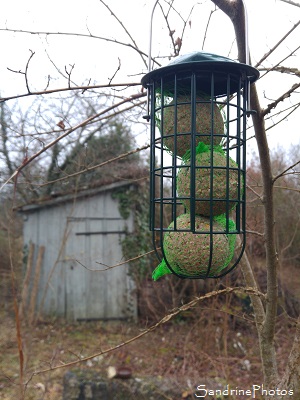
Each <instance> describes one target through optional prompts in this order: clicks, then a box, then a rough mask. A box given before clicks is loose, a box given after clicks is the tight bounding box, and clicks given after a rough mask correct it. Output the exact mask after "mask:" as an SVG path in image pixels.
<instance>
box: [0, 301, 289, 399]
mask: <svg viewBox="0 0 300 400" xmlns="http://www.w3.org/2000/svg"><path fill="white" fill-rule="evenodd" d="M211 307H214V305H213V304H211ZM193 314H194V315H193ZM195 315H196V316H195ZM1 321H2V324H1V325H2V327H1V332H0V344H1V354H0V398H1V399H3V400H11V399H18V398H19V394H18V390H19V389H18V383H19V357H18V347H17V341H16V333H15V332H16V329H15V322H14V318H13V313H12V312H7V310H6V311H2V312H1ZM149 325H151V324H150V323H148V324H147V323H146V322H141V321H140V322H138V323H133V322H121V321H114V322H112V321H111V322H104V321H102V322H100V321H98V322H85V323H68V322H66V321H62V320H58V319H55V320H45V321H40V322H38V323H36V324H35V325H32V326H26V325H25V324H23V325H22V343H23V348H24V356H25V358H24V370H25V374H24V383H26V394H25V399H26V400H33V399H34V400H41V399H43V400H54V399H55V400H56V399H58V400H59V399H61V398H62V390H63V386H62V382H63V376H64V374H65V373H66V372H67V371H74V370H78V369H88V370H93V371H96V372H97V373H99V375H103V376H105V377H106V375H107V368H108V367H109V366H126V367H128V368H130V369H131V371H132V375H133V377H146V376H150V377H154V376H155V377H163V378H166V379H170V380H172V381H173V382H174V385H176V387H177V388H178V393H179V395H180V396H181V398H182V399H184V398H186V399H192V398H195V397H194V393H195V388H196V387H197V385H200V384H205V383H206V382H209V384H210V385H214V386H215V388H217V387H219V388H220V387H225V386H226V384H230V385H231V386H232V387H233V388H236V387H239V388H244V389H247V388H249V387H250V386H252V385H253V384H257V385H259V384H261V382H262V376H261V365H260V357H259V348H258V342H257V337H256V333H255V326H254V323H253V320H252V318H251V315H250V316H246V315H245V314H243V313H242V312H237V313H236V315H234V314H233V313H232V312H231V314H228V313H227V312H226V310H225V311H222V310H220V309H219V310H218V309H216V308H215V309H214V311H212V309H207V308H204V307H203V308H200V305H199V308H198V309H197V310H195V312H193V311H192V312H190V313H189V314H187V315H184V316H179V317H176V318H175V319H174V320H172V321H169V322H167V323H166V324H164V325H162V326H160V327H159V328H157V329H156V330H154V331H152V332H150V333H149V334H147V335H145V336H143V337H141V338H140V339H138V340H135V341H133V342H132V343H130V344H129V345H126V346H124V347H120V348H118V349H117V350H114V351H111V352H108V353H106V354H104V355H101V352H102V351H105V350H106V349H108V348H111V347H114V346H116V345H119V344H120V343H122V342H124V341H125V340H128V339H130V338H131V337H134V336H136V335H139V334H140V333H141V332H143V331H144V330H145V329H147V326H149ZM278 326H279V327H280V329H278V332H279V333H278V334H277V336H276V341H277V346H278V361H279V364H280V368H281V369H283V368H284V365H285V362H286V358H287V355H288V351H289V350H288V349H289V348H290V344H291V340H292V337H293V321H292V320H291V319H289V318H287V316H286V315H284V314H282V315H281V316H279V318H278ZM91 355H95V357H93V358H92V359H90V360H87V361H82V362H78V363H77V364H76V365H72V366H68V365H66V366H64V364H67V363H69V362H73V361H78V360H80V359H82V358H84V357H87V356H91ZM54 366H61V368H59V369H55V370H53V371H51V368H52V367H54ZM41 371H44V372H42V373H41ZM34 373H35V374H36V375H33V374H34ZM232 398H234V397H232ZM173 400H179V398H178V399H177V398H176V399H173Z"/></svg>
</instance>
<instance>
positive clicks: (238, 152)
mask: <svg viewBox="0 0 300 400" xmlns="http://www.w3.org/2000/svg"><path fill="white" fill-rule="evenodd" d="M241 90H242V82H241V77H240V78H239V85H238V91H237V95H236V98H237V124H236V137H237V138H236V162H237V165H238V214H237V218H236V227H237V231H238V232H239V233H240V232H241V207H242V208H243V203H242V194H243V193H242V187H243V185H242V174H241V146H242V141H241ZM242 217H243V216H242Z"/></svg>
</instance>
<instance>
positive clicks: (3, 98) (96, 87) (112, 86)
mask: <svg viewBox="0 0 300 400" xmlns="http://www.w3.org/2000/svg"><path fill="white" fill-rule="evenodd" d="M8 69H9V68H8ZM9 70H10V71H12V72H17V71H13V70H11V69H9ZM18 72H19V71H18ZM122 86H123V87H125V88H129V87H131V86H141V83H140V82H132V83H114V84H113V85H111V84H104V85H86V86H71V87H66V88H59V89H50V90H42V91H39V92H30V93H23V94H17V95H15V96H8V97H0V103H4V102H5V101H8V100H14V99H19V98H21V97H27V96H40V95H44V94H46V95H47V94H51V93H57V92H66V91H70V90H83V91H86V90H90V89H103V88H114V87H122Z"/></svg>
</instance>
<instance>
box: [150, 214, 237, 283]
mask: <svg viewBox="0 0 300 400" xmlns="http://www.w3.org/2000/svg"><path fill="white" fill-rule="evenodd" d="M195 223H196V230H197V231H200V232H201V231H202V232H209V231H210V220H209V218H205V217H202V216H196V219H195ZM176 225H177V229H179V230H180V229H186V230H189V229H190V214H188V213H186V214H181V215H180V216H179V217H177V219H176ZM226 227H227V228H228V231H227V232H228V234H226ZM168 229H170V230H171V231H169V232H167V233H165V235H164V241H163V248H164V254H165V257H166V259H167V262H166V260H165V259H163V260H162V262H161V263H160V264H159V265H158V266H157V268H156V269H155V270H154V272H153V275H152V278H153V279H154V280H155V281H156V280H157V279H159V278H160V277H162V276H164V275H166V274H171V273H172V271H171V270H170V268H169V267H168V264H169V265H170V267H171V268H172V270H173V271H174V272H175V273H176V274H178V275H180V276H183V277H187V278H196V277H206V275H207V271H208V268H209V261H210V243H211V242H210V240H211V235H210V234H209V233H198V234H194V233H192V232H182V231H172V229H174V222H172V223H171V224H170V225H169V228H168ZM216 231H218V232H220V233H213V234H212V236H213V248H212V249H213V250H212V257H211V268H210V271H209V274H208V276H207V277H214V276H216V275H217V274H219V273H220V272H221V271H222V270H223V269H224V268H226V267H227V266H228V265H229V263H230V262H231V260H232V258H233V255H234V248H235V241H236V234H235V233H234V232H235V223H234V222H233V221H232V220H231V219H229V220H228V226H227V223H226V216H225V215H220V216H217V217H215V218H214V219H213V232H216ZM222 232H224V233H222ZM230 232H233V233H230ZM167 263H168V264H167Z"/></svg>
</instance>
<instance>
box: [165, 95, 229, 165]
mask: <svg viewBox="0 0 300 400" xmlns="http://www.w3.org/2000/svg"><path fill="white" fill-rule="evenodd" d="M198 101H199V102H200V101H208V102H207V103H196V134H199V135H200V136H196V146H197V144H198V143H199V142H203V143H205V144H211V132H212V131H213V132H212V133H213V135H214V136H213V144H214V145H219V144H220V142H221V140H222V136H223V135H224V121H223V118H222V114H221V111H220V109H219V108H218V106H217V105H216V104H214V105H213V110H214V111H213V126H212V121H211V117H212V113H211V103H210V99H209V98H208V97H207V96H197V97H196V102H198ZM190 102H191V97H190V96H184V95H180V96H178V98H177V149H176V150H177V155H178V156H179V157H182V156H183V155H184V153H185V152H186V151H187V150H188V149H190V147H191V104H190ZM180 103H185V104H180ZM174 118H175V106H174V100H172V101H171V103H170V104H169V105H168V106H167V107H166V108H165V110H164V132H163V135H164V136H167V137H164V139H163V144H164V146H165V147H166V148H167V149H168V150H169V151H171V152H172V153H174V150H175V136H174V135H175V124H174ZM219 135H222V136H219Z"/></svg>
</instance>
